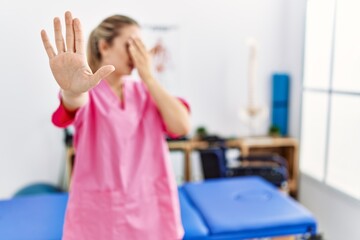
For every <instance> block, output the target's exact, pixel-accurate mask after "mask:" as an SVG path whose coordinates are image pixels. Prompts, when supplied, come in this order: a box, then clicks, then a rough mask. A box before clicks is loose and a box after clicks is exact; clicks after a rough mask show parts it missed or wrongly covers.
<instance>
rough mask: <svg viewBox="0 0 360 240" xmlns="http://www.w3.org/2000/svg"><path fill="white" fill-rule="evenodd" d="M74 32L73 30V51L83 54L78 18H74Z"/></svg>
mask: <svg viewBox="0 0 360 240" xmlns="http://www.w3.org/2000/svg"><path fill="white" fill-rule="evenodd" d="M74 32H75V52H76V53H79V54H84V53H85V51H84V49H85V48H84V37H83V33H82V27H81V23H80V20H79V19H77V18H75V19H74Z"/></svg>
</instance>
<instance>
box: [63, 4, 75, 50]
mask: <svg viewBox="0 0 360 240" xmlns="http://www.w3.org/2000/svg"><path fill="white" fill-rule="evenodd" d="M65 26H66V51H67V52H74V51H75V49H74V47H75V46H74V45H75V44H74V25H73V18H72V15H71V12H69V11H67V12H66V13H65Z"/></svg>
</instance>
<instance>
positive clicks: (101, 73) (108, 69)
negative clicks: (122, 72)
mask: <svg viewBox="0 0 360 240" xmlns="http://www.w3.org/2000/svg"><path fill="white" fill-rule="evenodd" d="M114 70H115V67H114V66H113V65H106V66H103V67H101V68H100V69H98V70H97V71H96V73H94V75H92V77H91V79H90V83H91V85H92V86H95V85H97V84H98V83H99V82H100V81H101V80H102V79H104V78H105V77H107V76H109V75H110V73H112V72H113V71H114Z"/></svg>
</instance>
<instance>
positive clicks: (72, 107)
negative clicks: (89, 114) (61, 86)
mask: <svg viewBox="0 0 360 240" xmlns="http://www.w3.org/2000/svg"><path fill="white" fill-rule="evenodd" d="M61 99H62V103H63V105H64V107H65V108H66V110H68V111H70V112H72V111H76V110H77V109H79V108H80V107H82V106H84V105H85V104H86V103H87V101H88V100H89V93H88V92H85V93H81V94H73V93H71V92H69V91H65V90H61Z"/></svg>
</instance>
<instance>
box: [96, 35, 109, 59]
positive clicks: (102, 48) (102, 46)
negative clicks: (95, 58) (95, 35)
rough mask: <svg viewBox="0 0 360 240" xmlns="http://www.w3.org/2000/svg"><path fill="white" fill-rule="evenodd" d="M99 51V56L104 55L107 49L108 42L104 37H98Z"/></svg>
mask: <svg viewBox="0 0 360 240" xmlns="http://www.w3.org/2000/svg"><path fill="white" fill-rule="evenodd" d="M98 44H99V46H98V47H99V52H100V54H101V56H105V55H106V53H107V50H108V49H109V44H108V43H107V42H106V41H105V39H100V40H99V43H98Z"/></svg>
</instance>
